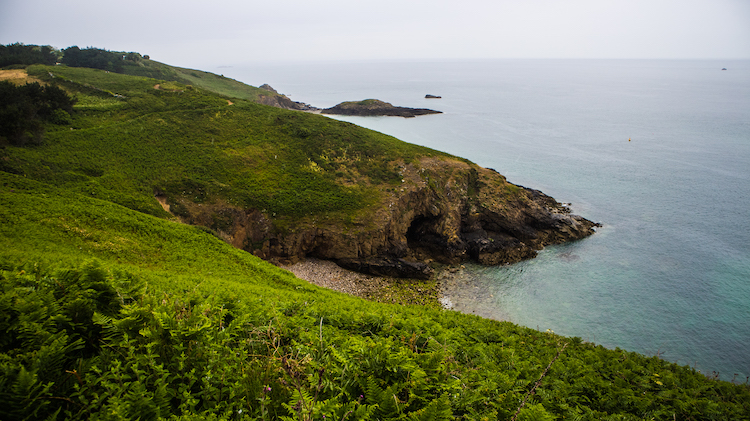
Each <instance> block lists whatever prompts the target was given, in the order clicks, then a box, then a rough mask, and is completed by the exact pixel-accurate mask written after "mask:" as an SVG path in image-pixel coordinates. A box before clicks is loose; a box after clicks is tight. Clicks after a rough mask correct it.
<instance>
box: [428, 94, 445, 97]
mask: <svg viewBox="0 0 750 421" xmlns="http://www.w3.org/2000/svg"><path fill="white" fill-rule="evenodd" d="M424 97H425V98H442V97H441V96H439V95H430V94H427V95H425V96H424Z"/></svg>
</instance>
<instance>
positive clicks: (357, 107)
mask: <svg viewBox="0 0 750 421" xmlns="http://www.w3.org/2000/svg"><path fill="white" fill-rule="evenodd" d="M321 113H322V114H334V115H355V116H397V117H416V116H418V115H425V114H441V113H442V111H436V110H430V109H427V108H408V107H397V106H394V105H393V104H391V103H388V102H384V101H380V100H377V99H366V100H364V101H348V102H342V103H340V104H338V105H336V106H334V107H331V108H326V109H323V110H321Z"/></svg>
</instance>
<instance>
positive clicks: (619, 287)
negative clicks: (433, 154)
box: [207, 59, 750, 383]
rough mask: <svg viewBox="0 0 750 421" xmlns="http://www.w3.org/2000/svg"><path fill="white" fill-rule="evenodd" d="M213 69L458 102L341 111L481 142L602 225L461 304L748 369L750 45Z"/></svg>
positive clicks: (307, 93)
mask: <svg viewBox="0 0 750 421" xmlns="http://www.w3.org/2000/svg"><path fill="white" fill-rule="evenodd" d="M207 70H210V71H213V72H215V73H221V74H224V75H225V76H228V77H231V78H234V79H237V80H240V81H242V82H245V83H248V84H250V85H254V86H259V85H261V84H263V83H268V84H270V85H271V86H272V87H274V88H275V89H276V90H277V91H278V92H280V93H283V94H286V95H287V96H288V97H290V98H291V99H292V100H295V101H301V102H305V103H309V104H311V105H314V106H316V107H321V108H326V107H331V106H333V105H336V104H338V103H339V102H342V101H354V100H363V99H368V98H376V99H380V100H383V101H386V102H390V103H392V104H394V105H398V106H406V107H415V108H431V109H435V110H439V111H442V112H443V113H442V114H435V115H426V116H420V117H417V118H408V119H407V118H401V117H333V118H337V119H340V120H344V121H348V122H352V123H355V124H358V125H360V126H364V127H367V128H370V129H373V130H377V131H379V132H382V133H386V134H389V135H392V136H395V137H397V138H399V139H401V140H404V141H406V142H411V143H415V144H419V145H424V146H428V147H430V148H434V149H438V150H442V151H445V152H449V153H451V154H454V155H457V156H460V157H464V158H468V159H470V160H472V161H473V162H475V163H477V164H479V165H481V166H483V167H489V168H493V169H495V170H497V171H499V172H500V173H502V174H503V175H505V176H506V177H507V179H508V181H510V182H512V183H515V184H519V185H523V186H526V187H530V188H534V189H539V190H541V191H543V192H544V193H546V194H548V195H550V196H553V197H554V198H556V199H557V200H558V201H560V202H564V203H570V204H571V209H572V211H573V213H576V214H579V215H582V216H584V217H586V218H588V219H591V220H593V221H595V222H599V223H601V224H602V226H601V227H600V228H598V229H597V233H596V234H594V235H593V236H591V237H589V238H586V239H584V240H580V241H577V242H573V243H568V244H564V245H559V246H552V247H547V248H546V249H544V250H543V251H541V252H540V253H539V255H538V257H536V258H535V259H531V260H527V261H524V262H521V263H518V264H514V265H507V266H497V267H487V266H480V265H476V264H467V265H466V268H465V269H464V270H463V271H462V272H461V274H460V276H458V277H457V278H456V279H455V280H454V281H452V282H450V283H447V284H446V285H445V286H444V292H443V294H444V300H445V301H446V302H449V303H450V304H451V305H452V308H453V309H454V310H456V311H461V312H465V313H471V314H476V315H479V316H482V317H487V318H492V319H498V320H508V321H511V322H514V323H517V324H520V325H523V326H527V327H530V328H534V329H539V330H541V331H546V330H547V329H549V330H552V331H554V332H555V333H558V334H562V335H566V336H576V337H580V338H582V339H583V340H585V341H590V342H593V343H596V344H600V345H603V346H605V347H608V348H612V349H615V348H620V349H623V350H627V351H635V352H639V353H642V354H645V355H648V356H658V357H660V358H663V359H665V360H667V361H670V362H674V363H677V364H680V365H688V366H690V367H694V368H696V369H697V370H700V371H701V372H702V373H704V374H706V375H708V376H719V377H720V378H721V379H724V380H729V381H734V382H737V383H746V382H747V381H748V376H750V61H748V60H726V61H722V60H593V59H591V60H588V59H571V60H562V59H557V60H546V59H507V60H434V61H338V62H299V63H290V62H286V63H246V64H242V65H234V66H231V67H217V68H214V69H211V68H209V69H207ZM427 94H430V95H436V96H440V97H441V98H439V99H428V98H425V95H427Z"/></svg>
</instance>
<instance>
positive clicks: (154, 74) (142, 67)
mask: <svg viewBox="0 0 750 421" xmlns="http://www.w3.org/2000/svg"><path fill="white" fill-rule="evenodd" d="M125 73H126V74H129V75H133V76H145V77H149V78H153V79H161V80H168V81H173V82H178V83H181V84H184V85H193V86H195V87H198V88H201V89H205V90H207V91H211V92H215V93H217V94H220V95H224V96H228V97H232V98H241V99H247V100H250V101H256V100H257V99H258V97H259V96H260V95H265V96H269V95H274V94H273V93H272V92H269V91H267V90H265V89H260V88H257V87H255V86H250V85H246V84H244V83H242V82H238V81H236V80H234V79H230V78H227V77H224V76H223V75H216V74H214V73H209V72H204V71H201V70H195V69H185V68H182V67H175V66H170V65H168V64H164V63H159V62H158V61H154V60H142V61H140V62H139V64H138V65H128V66H125Z"/></svg>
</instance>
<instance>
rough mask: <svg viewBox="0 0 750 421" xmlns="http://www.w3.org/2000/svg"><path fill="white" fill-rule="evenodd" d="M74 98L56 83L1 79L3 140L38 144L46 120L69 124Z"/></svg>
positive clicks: (1, 140) (0, 124) (0, 132)
mask: <svg viewBox="0 0 750 421" xmlns="http://www.w3.org/2000/svg"><path fill="white" fill-rule="evenodd" d="M74 103H75V100H74V99H73V98H71V97H70V96H68V94H67V93H65V91H63V90H62V89H60V88H58V87H56V86H42V85H40V84H39V83H37V82H34V83H27V84H26V85H21V86H16V85H14V84H12V83H10V82H8V81H2V82H0V143H10V144H12V145H15V146H23V145H28V144H39V143H41V141H42V135H43V134H44V126H43V124H42V123H43V122H44V121H48V122H51V123H55V124H69V123H70V122H71V118H70V113H72V112H73V104H74Z"/></svg>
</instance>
